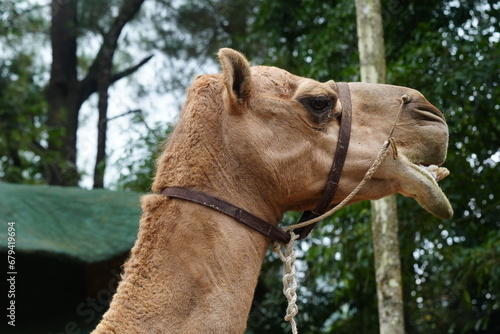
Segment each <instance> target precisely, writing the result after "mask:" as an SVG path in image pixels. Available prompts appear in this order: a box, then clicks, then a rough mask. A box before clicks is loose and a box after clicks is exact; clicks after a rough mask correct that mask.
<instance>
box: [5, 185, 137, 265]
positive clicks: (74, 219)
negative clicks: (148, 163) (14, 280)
mask: <svg viewBox="0 0 500 334" xmlns="http://www.w3.org/2000/svg"><path fill="white" fill-rule="evenodd" d="M140 196H141V194H139V193H134V192H125V191H110V190H104V189H98V190H85V189H81V188H74V187H55V186H33V185H23V184H7V183H0V221H1V224H2V226H3V227H2V228H1V229H0V249H2V250H4V249H6V248H7V240H8V239H7V237H8V236H7V231H8V224H7V223H8V222H14V223H15V224H14V227H15V233H16V235H15V239H16V243H15V250H16V253H18V252H44V253H48V254H57V255H63V256H69V257H72V258H75V259H78V260H81V261H84V262H87V263H92V262H99V261H103V260H107V259H110V258H112V257H114V256H117V255H119V254H123V253H125V252H126V251H128V250H129V249H130V248H131V247H132V245H133V243H134V240H135V239H136V236H137V229H138V224H139V218H140V214H141V210H140V202H139V198H140Z"/></svg>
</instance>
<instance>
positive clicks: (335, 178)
mask: <svg viewBox="0 0 500 334" xmlns="http://www.w3.org/2000/svg"><path fill="white" fill-rule="evenodd" d="M337 87H338V90H339V99H340V102H341V103H342V114H341V116H340V129H339V136H338V141H337V148H336V150H335V156H334V158H333V163H332V168H331V169H330V174H329V175H328V180H327V182H326V185H325V188H324V190H323V197H322V198H321V201H320V202H319V203H318V205H317V206H316V208H314V210H312V211H304V213H303V214H302V216H301V217H300V219H299V222H298V223H302V222H305V221H307V220H310V219H313V218H316V217H319V216H321V215H322V214H323V213H325V212H326V210H327V209H328V207H329V206H330V204H331V202H332V201H333V198H334V197H335V194H336V193H337V190H338V187H339V182H340V176H341V175H342V170H343V169H344V163H345V160H346V157H347V150H348V148H349V141H350V139H351V123H352V103H351V92H350V90H349V84H348V83H346V82H338V83H337ZM315 225H316V223H314V224H311V225H308V226H304V227H302V228H299V229H297V231H296V232H295V233H296V234H299V236H300V237H299V239H304V238H305V237H307V236H308V235H309V233H310V232H311V230H312V229H313V228H314V226H315Z"/></svg>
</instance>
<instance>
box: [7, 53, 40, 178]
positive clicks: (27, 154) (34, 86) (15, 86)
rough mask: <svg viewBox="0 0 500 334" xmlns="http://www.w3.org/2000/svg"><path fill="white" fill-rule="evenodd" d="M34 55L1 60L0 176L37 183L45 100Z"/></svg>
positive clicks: (20, 55) (18, 55)
mask: <svg viewBox="0 0 500 334" xmlns="http://www.w3.org/2000/svg"><path fill="white" fill-rule="evenodd" d="M33 58H34V55H29V54H17V55H16V57H13V58H11V59H5V61H4V62H2V64H0V152H2V156H1V158H0V180H2V181H5V182H13V183H38V182H41V181H42V179H43V164H42V163H41V159H42V156H43V153H44V150H45V149H44V147H43V146H41V145H40V144H39V142H43V140H44V139H45V136H44V131H45V128H44V126H43V123H44V121H45V117H46V109H45V108H46V104H45V101H44V99H43V87H41V86H40V85H39V83H37V82H36V80H35V78H36V75H34V73H36V72H37V71H38V70H39V69H37V68H36V66H35V65H34V64H33Z"/></svg>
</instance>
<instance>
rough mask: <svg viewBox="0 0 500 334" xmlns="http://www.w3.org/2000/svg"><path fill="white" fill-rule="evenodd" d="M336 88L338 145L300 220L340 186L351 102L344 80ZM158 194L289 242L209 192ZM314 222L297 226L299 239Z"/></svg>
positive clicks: (275, 229)
mask: <svg viewBox="0 0 500 334" xmlns="http://www.w3.org/2000/svg"><path fill="white" fill-rule="evenodd" d="M337 87H338V90H339V99H340V102H341V103H342V113H341V115H340V129H339V139H338V141H337V148H336V150H335V156H334V158H333V164H332V167H331V169H330V173H329V175H328V180H327V182H326V185H325V189H324V190H323V197H322V199H321V200H320V202H319V203H318V205H317V206H316V208H315V209H314V210H312V211H305V212H304V213H303V214H302V217H301V218H300V220H299V223H300V222H304V221H306V220H309V219H313V218H315V217H319V216H320V215H322V214H323V213H325V212H326V210H327V209H328V207H329V206H330V203H331V202H332V200H333V198H334V196H335V193H336V192H337V189H338V186H339V181H340V176H341V175H342V170H343V168H344V163H345V159H346V157H347V150H348V148H349V139H350V136H351V120H352V115H351V113H352V110H351V109H352V104H351V93H350V91H349V85H348V84H347V83H345V82H338V83H337ZM160 194H161V195H164V196H167V197H173V198H180V199H184V200H187V201H191V202H194V203H198V204H201V205H204V206H206V207H209V208H211V209H213V210H216V211H219V212H221V213H224V214H226V215H228V216H230V217H232V218H234V219H236V220H237V221H239V222H240V223H242V224H244V225H246V226H248V227H250V228H252V229H254V230H256V231H258V232H260V233H261V234H263V235H265V236H267V237H269V238H271V239H273V240H278V241H280V242H282V243H285V244H287V243H288V242H289V241H290V234H289V233H287V232H285V231H283V230H282V229H280V228H278V227H276V226H274V225H272V224H269V223H268V222H266V221H264V220H262V219H261V218H259V217H257V216H255V215H253V214H251V213H250V212H248V211H246V210H243V209H241V208H239V207H237V206H235V205H233V204H231V203H229V202H226V201H224V200H222V199H219V198H217V197H214V196H212V195H208V194H206V193H203V192H201V191H198V190H194V189H188V188H181V187H167V188H164V189H163V190H162V191H161V193H160ZM315 225H316V223H314V224H311V225H308V226H305V227H302V228H300V229H298V230H297V233H298V234H299V235H300V239H303V238H305V237H306V236H307V235H308V234H309V233H310V232H311V230H312V229H313V228H314V226H315Z"/></svg>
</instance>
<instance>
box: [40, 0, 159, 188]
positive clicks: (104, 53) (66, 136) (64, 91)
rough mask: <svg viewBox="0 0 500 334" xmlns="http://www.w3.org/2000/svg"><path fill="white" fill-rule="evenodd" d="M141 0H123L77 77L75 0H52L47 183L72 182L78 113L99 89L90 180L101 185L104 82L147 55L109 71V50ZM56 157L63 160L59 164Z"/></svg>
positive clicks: (116, 77) (75, 176)
mask: <svg viewBox="0 0 500 334" xmlns="http://www.w3.org/2000/svg"><path fill="white" fill-rule="evenodd" d="M143 2H144V0H127V1H123V3H122V4H121V6H120V9H119V12H118V15H117V16H116V17H114V19H113V21H112V23H111V24H110V26H109V27H108V28H107V29H106V30H104V32H103V41H102V44H101V47H100V49H99V52H98V53H97V56H96V57H95V58H94V60H93V61H92V64H91V65H90V67H89V69H88V71H87V73H86V75H85V77H84V78H83V79H82V80H79V79H78V75H77V72H78V71H77V70H78V60H77V41H78V37H79V26H78V21H77V15H78V5H79V3H78V1H76V0H74V1H67V2H61V1H57V0H53V1H52V25H51V30H50V39H51V48H52V65H51V74H50V81H49V84H48V87H47V101H48V119H47V125H48V127H49V137H48V152H47V153H48V156H49V157H50V158H49V159H50V160H49V161H48V166H49V168H48V175H47V181H48V183H49V184H58V185H77V184H78V181H79V176H78V172H77V168H76V157H77V147H76V133H77V130H78V115H79V110H80V108H81V106H82V104H83V102H84V101H85V100H86V99H87V98H88V97H89V96H90V95H91V94H93V93H94V92H96V91H97V90H99V124H98V128H99V138H98V145H99V148H98V156H97V162H96V168H95V170H96V177H95V186H96V187H102V178H103V176H102V175H103V170H104V167H103V166H104V165H103V164H104V155H105V143H106V110H107V90H108V88H109V85H111V84H112V83H114V82H116V81H118V80H120V79H121V78H123V77H125V76H127V75H129V74H131V73H133V72H134V71H136V70H137V69H138V68H140V67H141V66H142V65H144V64H145V63H146V62H147V61H148V60H149V59H150V58H151V57H148V58H145V59H143V60H142V61H140V62H139V63H137V64H136V65H134V66H132V67H129V68H127V69H125V70H122V71H120V72H118V73H114V74H112V73H111V67H112V64H113V55H114V52H115V50H116V48H117V41H118V38H119V36H120V33H121V31H122V29H123V27H124V26H125V24H127V22H129V21H130V20H131V19H132V18H133V17H134V16H135V15H136V14H137V12H138V11H139V9H140V7H141V5H142V3H143ZM104 29H105V28H104ZM61 161H64V162H63V163H62V164H61Z"/></svg>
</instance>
